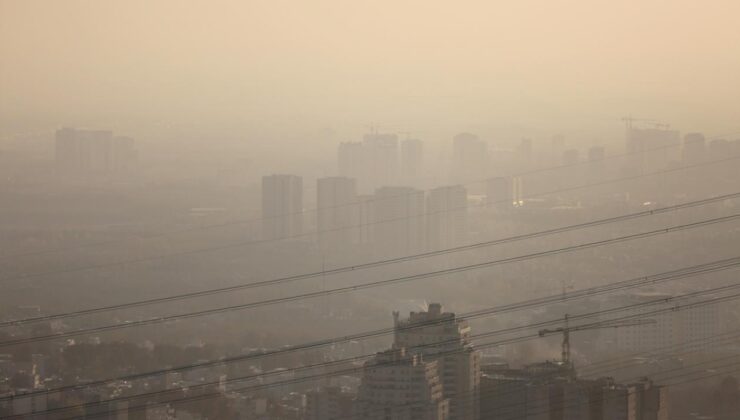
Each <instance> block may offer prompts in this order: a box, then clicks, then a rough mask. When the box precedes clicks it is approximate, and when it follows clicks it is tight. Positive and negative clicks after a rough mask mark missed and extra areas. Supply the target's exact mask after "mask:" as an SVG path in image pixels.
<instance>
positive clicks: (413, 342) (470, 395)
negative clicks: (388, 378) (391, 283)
mask: <svg viewBox="0 0 740 420" xmlns="http://www.w3.org/2000/svg"><path fill="white" fill-rule="evenodd" d="M393 319H394V327H395V330H394V340H393V347H394V348H396V349H398V348H406V349H407V350H408V351H409V352H410V353H414V354H422V355H424V358H425V360H430V361H437V363H439V376H440V378H441V381H442V391H443V394H444V397H445V398H446V399H449V400H450V420H477V419H478V418H479V401H478V399H479V391H480V353H479V352H478V351H477V350H475V348H474V347H473V345H472V344H471V342H470V326H469V325H468V323H467V321H464V320H462V319H458V318H457V317H456V316H455V314H454V313H450V312H442V305H440V304H439V303H432V304H430V305H429V308H428V310H427V311H426V312H411V313H410V315H409V318H408V319H404V320H401V319H399V313H398V312H394V313H393Z"/></svg>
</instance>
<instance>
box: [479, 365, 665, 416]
mask: <svg viewBox="0 0 740 420" xmlns="http://www.w3.org/2000/svg"><path fill="white" fill-rule="evenodd" d="M483 371H484V373H483V375H482V377H481V391H480V392H481V396H482V397H481V399H480V406H481V408H480V412H481V418H495V419H498V420H515V419H532V420H534V419H547V420H593V419H609V420H667V419H668V410H667V404H666V395H667V394H666V392H665V389H664V388H661V387H658V386H655V385H653V383H652V382H651V381H650V380H647V379H645V380H642V381H640V382H637V383H634V384H630V385H624V384H619V383H616V382H615V381H614V380H613V379H611V378H599V379H581V378H578V377H576V374H575V371H574V370H573V369H572V365H564V364H563V363H561V362H544V363H535V364H532V365H528V366H525V367H524V368H523V369H510V368H508V366H491V367H488V366H485V367H483ZM483 396H484V397H483Z"/></svg>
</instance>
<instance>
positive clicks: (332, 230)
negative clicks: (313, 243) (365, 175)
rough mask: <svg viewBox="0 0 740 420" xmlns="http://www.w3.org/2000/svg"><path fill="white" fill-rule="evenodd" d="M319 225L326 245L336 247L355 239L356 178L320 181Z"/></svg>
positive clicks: (318, 187)
mask: <svg viewBox="0 0 740 420" xmlns="http://www.w3.org/2000/svg"><path fill="white" fill-rule="evenodd" d="M316 186H317V188H316V194H317V197H316V203H317V207H318V209H317V211H316V228H317V230H318V236H319V237H318V239H319V242H320V243H321V245H322V246H324V247H328V248H336V247H341V246H346V245H348V244H350V243H351V242H352V234H353V232H352V230H353V229H351V226H352V225H353V214H352V213H353V211H354V210H355V207H356V200H357V191H356V186H355V180H354V179H352V178H346V177H338V176H337V177H328V178H320V179H319V180H317V181H316Z"/></svg>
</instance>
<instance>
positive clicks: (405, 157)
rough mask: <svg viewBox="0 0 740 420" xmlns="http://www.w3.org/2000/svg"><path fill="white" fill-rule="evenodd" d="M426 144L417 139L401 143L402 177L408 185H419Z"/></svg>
mask: <svg viewBox="0 0 740 420" xmlns="http://www.w3.org/2000/svg"><path fill="white" fill-rule="evenodd" d="M423 153H424V143H422V141H421V140H417V139H406V140H404V141H402V142H401V176H402V178H403V181H404V182H406V183H417V182H418V180H419V177H420V175H421V170H422V163H423Z"/></svg>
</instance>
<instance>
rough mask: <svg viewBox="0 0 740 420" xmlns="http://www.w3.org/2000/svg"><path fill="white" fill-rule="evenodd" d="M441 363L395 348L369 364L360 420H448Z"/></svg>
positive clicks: (358, 411) (358, 414)
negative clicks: (439, 366) (441, 378)
mask: <svg viewBox="0 0 740 420" xmlns="http://www.w3.org/2000/svg"><path fill="white" fill-rule="evenodd" d="M437 365H438V362H436V361H431V362H427V361H425V360H424V357H423V356H422V355H420V354H412V353H407V352H406V350H405V349H403V348H394V349H391V350H387V351H384V352H380V353H378V354H377V355H376V356H375V358H374V359H372V360H370V361H368V362H367V363H365V366H364V369H363V374H362V382H361V384H360V388H359V390H358V393H357V401H356V408H355V413H356V414H355V419H357V420H386V419H393V420H448V419H451V418H452V417H449V406H448V401H447V399H445V397H444V395H443V391H442V383H441V380H440V374H439V372H440V370H439V369H438V366H437Z"/></svg>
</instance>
